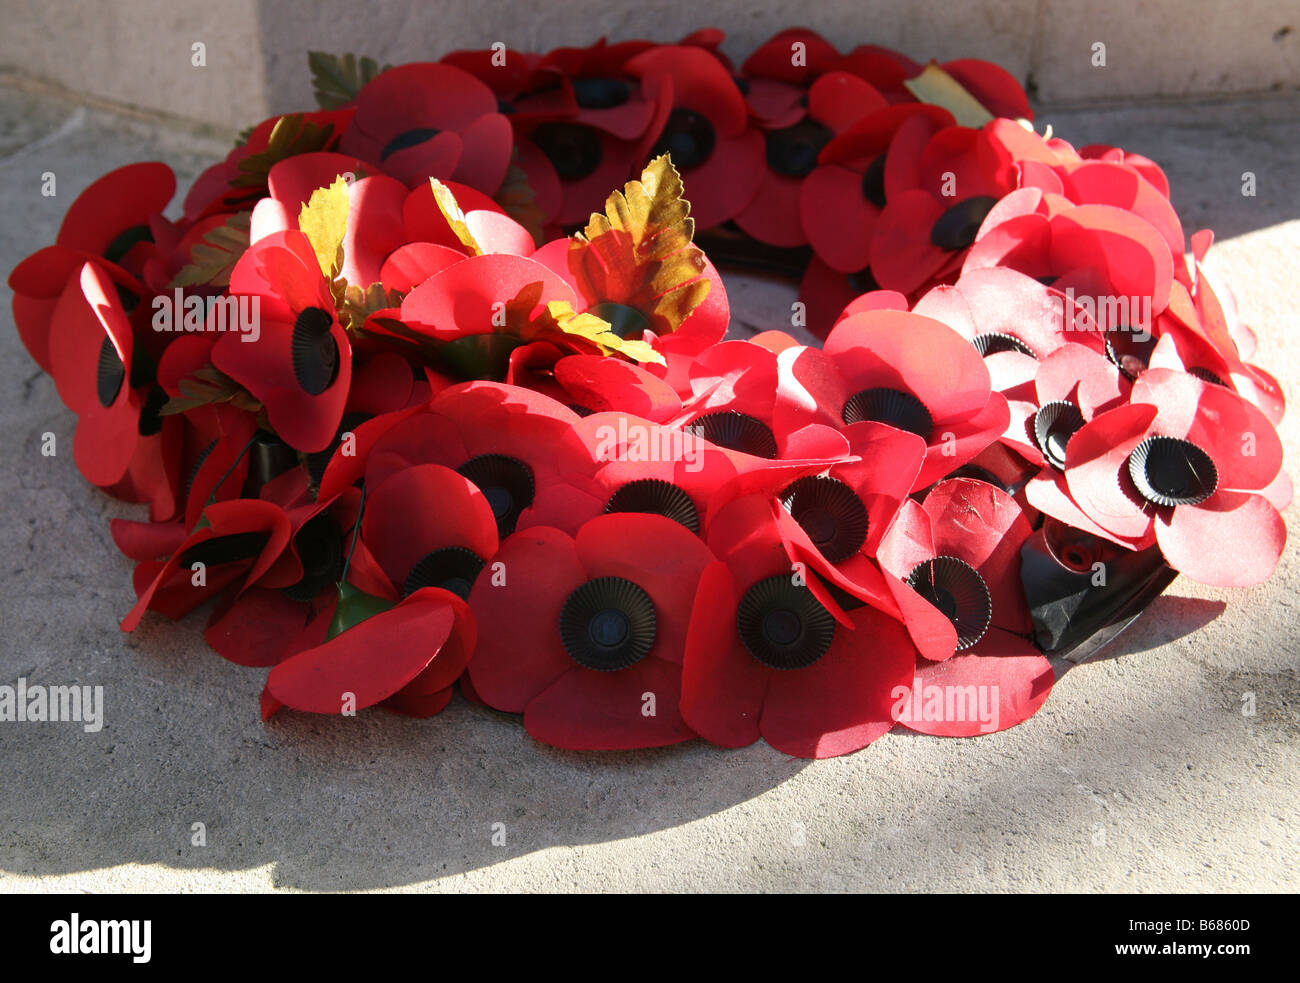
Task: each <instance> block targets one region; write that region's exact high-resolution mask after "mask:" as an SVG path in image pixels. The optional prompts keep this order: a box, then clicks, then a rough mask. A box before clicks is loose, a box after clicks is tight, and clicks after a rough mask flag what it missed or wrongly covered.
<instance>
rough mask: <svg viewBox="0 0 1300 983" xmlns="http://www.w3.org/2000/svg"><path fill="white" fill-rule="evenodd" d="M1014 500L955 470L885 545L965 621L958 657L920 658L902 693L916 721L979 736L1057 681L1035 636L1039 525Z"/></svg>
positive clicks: (904, 515) (927, 594)
mask: <svg viewBox="0 0 1300 983" xmlns="http://www.w3.org/2000/svg"><path fill="white" fill-rule="evenodd" d="M1032 531H1033V530H1032V529H1031V528H1030V525H1029V522H1028V521H1027V520H1026V519H1025V517H1024V515H1023V514H1022V513H1021V510H1020V507H1019V506H1018V505H1017V504H1016V502H1015V500H1014V499H1013V498H1012V497H1011V496H1010V495H1008V494H1006V492H1004V491H1002V490H1001V489H998V488H994V487H993V486H992V485H990V484H988V483H986V482H983V481H972V480H969V479H966V478H954V479H952V480H950V481H944V482H941V483H940V484H938V485H936V486H935V487H934V488H933V489H932V490H931V491H930V493H929V494H928V495H926V498H925V502H924V503H923V504H921V505H917V504H916V503H915V502H911V501H909V502H907V503H905V504H904V505H903V508H902V510H901V511H900V512H899V514H898V518H897V519H896V520H895V523H894V525H893V526H892V527H891V528H890V530H889V532H888V533H887V534H886V536H885V539H884V541H883V542H882V543H881V547H880V560H881V563H882V565H883V566H884V567H885V570H886V571H887V572H888V573H889V574H891V575H892V576H893V577H895V578H896V579H898V580H900V581H903V582H904V583H906V584H907V586H908V589H910V590H913V591H915V592H916V593H917V594H918V595H919V596H921V597H922V598H924V599H925V600H926V601H928V602H929V603H930V604H932V605H933V606H934V607H935V608H937V609H938V610H939V611H941V612H942V613H943V614H944V615H945V616H946V617H947V618H948V619H949V620H950V621H951V622H952V624H953V627H954V628H955V629H956V631H957V638H958V649H959V650H958V652H957V654H956V655H954V656H953V657H952V658H950V659H946V660H944V661H942V662H932V661H929V660H925V659H918V660H917V663H916V674H915V677H914V679H913V680H911V682H910V685H908V686H905V687H903V688H901V689H900V690H898V691H897V693H896V694H895V699H896V703H895V706H894V711H893V712H894V716H895V719H896V720H897V721H898V723H899V724H901V725H902V726H903V727H906V728H908V729H909V730H915V731H919V732H920V733H923V734H934V735H936V736H940V737H974V736H976V735H978V734H987V733H991V732H993V731H998V730H1005V729H1006V728H1008V727H1013V726H1015V725H1016V724H1018V723H1022V722H1023V721H1025V720H1028V719H1029V718H1030V717H1032V716H1033V715H1034V714H1035V713H1037V712H1038V708H1039V707H1041V706H1042V705H1043V703H1044V702H1045V701H1046V700H1047V696H1048V694H1049V693H1050V692H1051V689H1052V681H1053V672H1052V667H1051V664H1050V663H1049V662H1048V661H1047V659H1046V658H1045V657H1044V656H1043V654H1042V653H1041V652H1039V651H1038V649H1036V648H1035V647H1034V646H1033V645H1032V644H1030V643H1029V642H1028V641H1027V640H1026V636H1027V635H1028V633H1029V631H1030V630H1031V623H1030V619H1029V609H1028V606H1027V605H1026V603H1025V598H1024V591H1023V590H1022V588H1021V586H1020V549H1021V547H1022V546H1023V545H1024V543H1025V541H1026V540H1027V539H1028V538H1029V536H1030V534H1031V533H1032Z"/></svg>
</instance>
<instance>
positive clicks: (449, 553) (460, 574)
mask: <svg viewBox="0 0 1300 983" xmlns="http://www.w3.org/2000/svg"><path fill="white" fill-rule="evenodd" d="M483 566H484V564H483V558H482V557H480V556H479V555H478V554H477V553H475V552H474V551H473V550H470V549H466V548H465V547H464V546H444V547H443V548H442V549H436V550H434V551H433V552H431V553H426V554H424V556H422V557H421V558H420V559H419V560H417V561H416V564H415V566H413V567H411V572H410V573H408V574H407V575H406V582H405V583H404V584H403V585H402V596H403V597H406V596H408V595H410V594H414V593H415V592H416V591H417V590H420V589H421V588H423V587H441V588H442V589H443V590H446V591H451V592H452V593H453V594H455V595H456V596H457V597H459V598H461V599H462V600H465V601H468V600H469V592H470V588H472V587H473V586H474V579H475V578H476V577H477V576H478V575H479V571H481V570H482V569H483Z"/></svg>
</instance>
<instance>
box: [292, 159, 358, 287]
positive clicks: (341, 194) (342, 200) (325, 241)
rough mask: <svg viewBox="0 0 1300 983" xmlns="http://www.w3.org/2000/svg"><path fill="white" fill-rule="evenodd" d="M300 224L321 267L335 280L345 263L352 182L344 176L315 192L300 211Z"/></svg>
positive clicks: (329, 278)
mask: <svg viewBox="0 0 1300 983" xmlns="http://www.w3.org/2000/svg"><path fill="white" fill-rule="evenodd" d="M298 228H299V229H301V230H302V232H303V234H304V235H306V236H307V240H308V241H309V242H310V243H311V248H312V250H313V251H314V252H315V253H316V262H318V263H320V271H321V272H322V273H323V274H325V278H326V279H327V280H333V279H334V277H335V276H337V275H338V272H339V269H340V267H342V265H343V234H344V233H345V232H346V231H347V228H348V185H347V182H346V181H344V180H343V178H342V177H339V178H336V179H335V181H334V183H333V184H331V185H330V186H329V187H328V188H317V189H316V190H315V191H313V192H312V193H311V198H310V199H309V200H308V202H307V204H305V205H303V206H302V211H300V212H299V213H298Z"/></svg>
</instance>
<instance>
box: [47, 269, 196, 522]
mask: <svg viewBox="0 0 1300 983" xmlns="http://www.w3.org/2000/svg"><path fill="white" fill-rule="evenodd" d="M49 341H50V360H51V365H50V374H51V376H52V377H53V379H54V382H55V385H56V386H57V387H58V391H59V395H60V397H61V398H62V399H63V401H64V403H65V404H66V405H67V406H68V407H69V408H70V409H72V410H73V411H75V412H76V413H77V417H78V419H77V431H76V437H75V441H74V446H73V453H74V457H75V460H76V463H77V469H78V470H79V471H80V472H81V473H82V474H83V475H84V476H85V478H86V480H87V481H89V482H91V483H92V484H95V485H98V486H100V487H101V488H105V489H108V490H110V491H112V492H113V493H115V494H119V495H120V497H123V498H125V499H126V500H128V501H144V502H149V504H150V509H151V513H152V515H153V517H154V518H155V519H168V518H171V516H173V515H174V514H175V513H176V509H177V506H178V501H177V498H178V494H179V491H180V490H179V487H178V485H179V478H180V474H179V471H180V463H181V461H180V458H181V447H182V441H183V434H182V424H181V421H180V420H177V419H174V418H167V417H164V416H162V415H161V410H162V408H163V405H164V404H165V403H166V401H167V394H166V392H164V391H163V390H162V389H161V388H160V387H159V386H158V385H157V384H156V383H155V382H154V381H153V379H152V377H151V376H152V372H151V371H150V367H149V364H148V357H147V355H146V356H143V358H144V366H143V371H141V370H142V366H141V364H140V356H137V354H136V345H135V338H134V333H133V331H132V328H131V324H130V323H129V322H128V320H127V316H126V312H125V311H124V310H123V308H122V305H121V302H120V300H119V299H118V294H117V291H116V289H115V284H114V283H113V281H112V280H110V279H109V277H108V276H107V274H105V273H104V272H103V271H102V270H101V269H100V268H99V267H98V266H96V265H95V264H93V263H85V264H84V265H83V266H82V267H81V271H80V275H79V276H78V277H76V278H73V279H69V280H68V282H67V285H66V287H65V288H64V290H63V294H62V296H61V297H60V298H59V301H58V303H57V304H56V305H55V308H54V311H53V313H52V315H51V318H50V333H49ZM141 375H143V376H144V378H143V379H141V378H140V377H141Z"/></svg>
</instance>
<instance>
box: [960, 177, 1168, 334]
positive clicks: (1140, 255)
mask: <svg viewBox="0 0 1300 983" xmlns="http://www.w3.org/2000/svg"><path fill="white" fill-rule="evenodd" d="M990 266H1006V267H1010V268H1011V269H1014V270H1019V271H1020V272H1021V273H1024V274H1026V275H1027V276H1031V277H1034V278H1035V279H1040V280H1046V281H1048V282H1050V283H1051V284H1052V286H1053V287H1055V288H1056V289H1057V290H1059V291H1062V292H1064V291H1066V290H1067V289H1068V290H1070V291H1072V292H1073V294H1074V296H1075V297H1078V298H1082V297H1090V298H1115V299H1116V300H1118V299H1120V298H1123V299H1124V300H1125V301H1126V304H1125V305H1124V313H1129V314H1130V316H1132V315H1131V309H1132V307H1133V305H1134V304H1135V303H1136V304H1145V303H1148V301H1146V298H1149V305H1150V313H1151V315H1152V316H1154V315H1158V314H1159V313H1160V312H1162V311H1163V310H1165V308H1166V307H1168V306H1169V299H1170V285H1171V283H1172V282H1173V274H1174V264H1173V256H1172V254H1171V252H1170V248H1169V243H1168V241H1167V240H1166V239H1165V237H1164V236H1163V235H1162V234H1161V233H1160V231H1159V230H1158V229H1157V228H1156V227H1155V226H1153V225H1152V224H1151V223H1150V222H1148V221H1147V220H1146V219H1144V218H1142V217H1141V216H1140V215H1137V214H1135V213H1134V212H1131V211H1128V210H1126V209H1123V208H1118V207H1116V206H1114V205H1106V204H1099V205H1077V206H1071V205H1070V203H1069V202H1068V200H1066V199H1063V198H1060V197H1059V196H1053V195H1050V194H1044V193H1043V192H1042V191H1040V190H1038V189H1036V188H1026V189H1023V190H1021V191H1018V192H1016V193H1015V194H1013V195H1009V196H1008V197H1007V198H1005V199H1003V200H1002V201H1001V202H999V203H998V205H997V208H995V209H994V210H993V211H992V212H990V213H989V216H988V218H987V220H986V221H985V222H984V225H983V226H982V227H981V228H980V230H979V233H978V235H977V237H976V240H975V243H974V245H972V246H971V248H970V251H969V253H968V254H967V255H966V259H965V266H964V269H968V270H969V269H977V268H984V267H990ZM1093 309H1094V312H1095V317H1096V320H1097V322H1098V326H1099V327H1101V328H1102V329H1103V330H1106V329H1109V328H1112V327H1119V326H1120V325H1119V324H1112V323H1111V319H1110V318H1109V316H1108V312H1109V311H1110V309H1111V305H1105V304H1097V303H1096V301H1095V299H1094V302H1093ZM1118 311H1119V308H1118V306H1117V305H1116V312H1117V313H1118Z"/></svg>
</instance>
